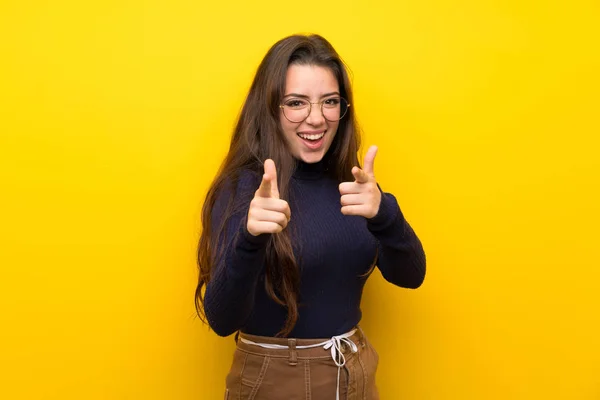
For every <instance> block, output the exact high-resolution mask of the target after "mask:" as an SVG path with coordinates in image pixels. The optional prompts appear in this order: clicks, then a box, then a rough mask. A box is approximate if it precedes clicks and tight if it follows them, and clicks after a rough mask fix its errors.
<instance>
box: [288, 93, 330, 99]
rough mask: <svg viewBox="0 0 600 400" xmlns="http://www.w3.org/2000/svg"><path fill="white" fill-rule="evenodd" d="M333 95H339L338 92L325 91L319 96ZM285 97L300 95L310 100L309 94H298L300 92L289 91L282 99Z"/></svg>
mask: <svg viewBox="0 0 600 400" xmlns="http://www.w3.org/2000/svg"><path fill="white" fill-rule="evenodd" d="M333 95H337V96H339V95H340V92H331V93H325V94H324V95H322V96H321V98H323V97H328V96H333ZM286 97H301V98H303V99H309V100H310V97H309V96H307V95H305V94H300V93H289V94H286V95H285V96H283V98H284V99H285V98H286Z"/></svg>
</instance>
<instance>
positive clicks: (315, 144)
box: [279, 64, 340, 163]
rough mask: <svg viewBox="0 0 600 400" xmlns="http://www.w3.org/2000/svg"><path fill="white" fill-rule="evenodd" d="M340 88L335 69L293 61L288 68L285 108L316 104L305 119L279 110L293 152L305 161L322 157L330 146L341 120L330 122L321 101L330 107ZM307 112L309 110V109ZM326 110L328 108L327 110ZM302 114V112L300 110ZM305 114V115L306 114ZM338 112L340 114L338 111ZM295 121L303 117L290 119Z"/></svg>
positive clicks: (296, 156)
mask: <svg viewBox="0 0 600 400" xmlns="http://www.w3.org/2000/svg"><path fill="white" fill-rule="evenodd" d="M339 91H340V88H339V84H338V81H337V79H336V78H335V76H334V75H333V72H332V71H331V70H330V69H328V68H324V67H319V66H316V65H298V64H292V65H290V66H289V68H288V70H287V76H286V84H285V95H284V98H283V100H282V102H281V103H282V104H285V105H286V106H285V107H286V110H290V109H291V108H298V106H299V105H302V104H306V102H311V103H313V104H312V105H311V107H310V114H309V115H308V117H306V119H305V120H304V121H301V122H291V121H289V120H288V118H286V115H288V117H289V115H290V112H289V111H287V113H288V114H285V115H284V110H283V108H281V109H280V115H279V121H280V123H281V128H282V130H283V134H284V136H285V140H286V142H287V144H288V146H289V149H290V150H291V152H292V155H293V156H294V157H295V158H296V159H298V160H302V161H304V162H305V163H316V162H319V161H321V160H322V159H323V157H324V156H325V154H326V153H327V150H329V147H330V146H331V143H332V142H333V139H334V137H335V134H336V132H337V128H338V125H339V121H335V122H332V121H328V120H327V119H325V117H324V116H323V113H322V112H321V105H320V102H323V101H325V103H326V106H327V105H329V107H331V105H332V104H334V103H335V101H336V99H337V98H339V96H340V93H339ZM306 112H307V111H306ZM326 112H327V111H326ZM300 114H301V113H300ZM304 115H306V114H304ZM338 115H339V114H338ZM291 119H292V120H293V121H296V120H300V119H301V118H291Z"/></svg>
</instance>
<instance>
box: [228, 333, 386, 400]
mask: <svg viewBox="0 0 600 400" xmlns="http://www.w3.org/2000/svg"><path fill="white" fill-rule="evenodd" d="M317 344H319V346H316V347H311V348H302V347H304V346H315V345H317ZM267 347H269V348H267ZM271 347H273V348H271ZM332 347H334V350H332ZM337 349H339V351H338V350H337ZM378 362H379V356H378V355H377V353H376V351H375V349H374V348H373V346H371V344H370V343H369V341H368V340H367V338H366V337H365V335H364V334H363V332H362V330H361V329H360V328H357V329H356V330H355V332H354V333H353V334H352V335H351V336H348V337H347V338H340V337H338V340H334V339H287V338H272V337H262V336H253V335H247V334H243V333H241V334H240V335H239V337H238V339H237V348H236V350H235V353H234V357H233V363H232V366H231V369H230V371H229V374H228V375H227V381H226V391H225V399H226V400H335V399H336V398H338V397H337V396H339V399H340V400H378V399H379V395H378V392H377V387H376V385H375V372H376V370H377V364H378Z"/></svg>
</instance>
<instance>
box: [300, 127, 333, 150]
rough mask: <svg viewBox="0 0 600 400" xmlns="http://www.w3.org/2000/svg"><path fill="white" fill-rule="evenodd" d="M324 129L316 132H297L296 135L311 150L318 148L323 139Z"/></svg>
mask: <svg viewBox="0 0 600 400" xmlns="http://www.w3.org/2000/svg"><path fill="white" fill-rule="evenodd" d="M326 133H327V131H326V130H323V131H316V132H299V133H298V134H297V135H298V137H299V138H300V139H301V140H302V143H304V145H305V146H306V147H308V148H309V149H311V150H318V149H319V148H320V147H321V145H322V144H323V142H324V141H325V140H324V138H325V134H326Z"/></svg>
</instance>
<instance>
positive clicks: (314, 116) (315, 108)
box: [306, 103, 325, 126]
mask: <svg viewBox="0 0 600 400" xmlns="http://www.w3.org/2000/svg"><path fill="white" fill-rule="evenodd" d="M324 121H325V117H324V116H323V112H322V111H321V105H320V104H319V103H317V104H311V107H310V114H308V117H307V118H306V123H307V124H309V125H312V126H319V125H322V124H323V122H324Z"/></svg>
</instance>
